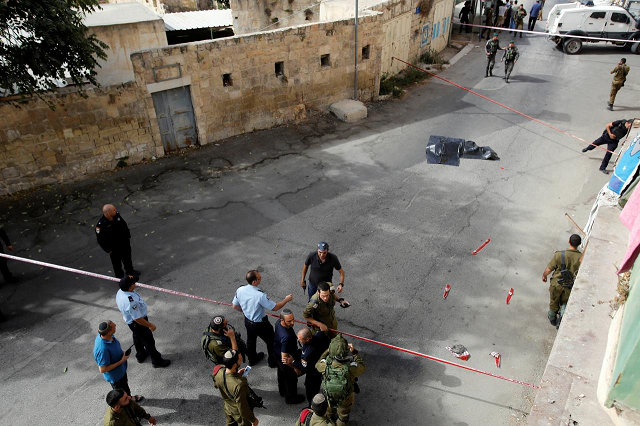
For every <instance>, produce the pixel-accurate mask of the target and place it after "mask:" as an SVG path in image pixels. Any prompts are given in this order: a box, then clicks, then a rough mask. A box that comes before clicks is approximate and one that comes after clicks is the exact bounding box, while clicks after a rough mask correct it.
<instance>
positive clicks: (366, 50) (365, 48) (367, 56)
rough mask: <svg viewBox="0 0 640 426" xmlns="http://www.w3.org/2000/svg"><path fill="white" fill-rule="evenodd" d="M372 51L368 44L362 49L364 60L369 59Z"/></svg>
mask: <svg viewBox="0 0 640 426" xmlns="http://www.w3.org/2000/svg"><path fill="white" fill-rule="evenodd" d="M370 51H371V49H370V47H369V45H368V44H367V45H366V46H365V47H363V48H362V59H369V52H370Z"/></svg>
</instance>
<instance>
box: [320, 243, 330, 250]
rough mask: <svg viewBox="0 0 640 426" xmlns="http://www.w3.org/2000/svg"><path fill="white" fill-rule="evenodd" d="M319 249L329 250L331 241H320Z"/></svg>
mask: <svg viewBox="0 0 640 426" xmlns="http://www.w3.org/2000/svg"><path fill="white" fill-rule="evenodd" d="M318 250H329V243H328V242H326V241H320V242H319V243H318Z"/></svg>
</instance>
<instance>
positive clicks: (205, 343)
mask: <svg viewBox="0 0 640 426" xmlns="http://www.w3.org/2000/svg"><path fill="white" fill-rule="evenodd" d="M211 340H215V341H217V342H218V344H222V339H221V338H220V336H219V335H217V334H216V333H212V332H210V331H209V328H205V329H204V332H203V333H202V339H201V344H202V350H203V351H204V356H206V357H207V359H208V360H209V361H212V362H213V363H214V364H222V359H219V358H218V355H216V353H215V352H211V351H210V350H209V343H210V342H211Z"/></svg>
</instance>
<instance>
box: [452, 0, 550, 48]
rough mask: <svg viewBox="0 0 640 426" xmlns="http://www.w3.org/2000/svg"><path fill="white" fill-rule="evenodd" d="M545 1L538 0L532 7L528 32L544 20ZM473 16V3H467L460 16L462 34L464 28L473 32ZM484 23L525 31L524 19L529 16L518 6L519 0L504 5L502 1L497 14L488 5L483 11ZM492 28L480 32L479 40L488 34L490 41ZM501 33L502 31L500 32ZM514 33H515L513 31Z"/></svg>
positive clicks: (489, 25) (488, 4)
mask: <svg viewBox="0 0 640 426" xmlns="http://www.w3.org/2000/svg"><path fill="white" fill-rule="evenodd" d="M544 1H545V0H537V1H536V2H535V3H534V5H533V6H532V7H531V10H530V13H529V15H528V16H529V22H528V26H527V28H528V30H529V31H533V30H534V28H535V25H536V22H537V21H538V19H542V8H543V6H544ZM472 15H473V10H472V6H471V1H466V2H465V3H464V6H463V7H462V9H461V10H460V13H459V14H458V18H459V19H460V24H461V25H460V33H462V28H463V27H466V30H465V31H466V32H467V33H470V32H471V28H472V27H471V26H470V25H469V24H472V23H473V22H472V21H471V16H472ZM483 16H484V21H483V25H485V26H486V27H500V28H505V29H507V30H514V29H515V30H523V29H524V18H525V17H526V16H527V11H526V9H525V8H524V5H523V4H520V5H518V0H509V1H508V2H506V3H504V2H502V1H500V2H498V10H497V13H496V11H495V10H494V5H492V4H490V3H487V4H486V6H485V8H484V11H483ZM491 31H492V29H491V28H483V29H482V30H481V31H480V34H479V38H480V40H482V39H483V37H484V34H485V33H486V34H487V39H489V34H491ZM499 31H500V30H499ZM511 32H513V31H511ZM520 38H522V33H520Z"/></svg>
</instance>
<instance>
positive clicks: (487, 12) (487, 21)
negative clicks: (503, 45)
mask: <svg viewBox="0 0 640 426" xmlns="http://www.w3.org/2000/svg"><path fill="white" fill-rule="evenodd" d="M484 25H485V26H487V27H490V26H491V25H493V6H487V7H485V8H484ZM485 31H486V32H487V39H489V33H490V32H491V28H483V29H482V31H480V40H482V38H483V36H484V33H485Z"/></svg>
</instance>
